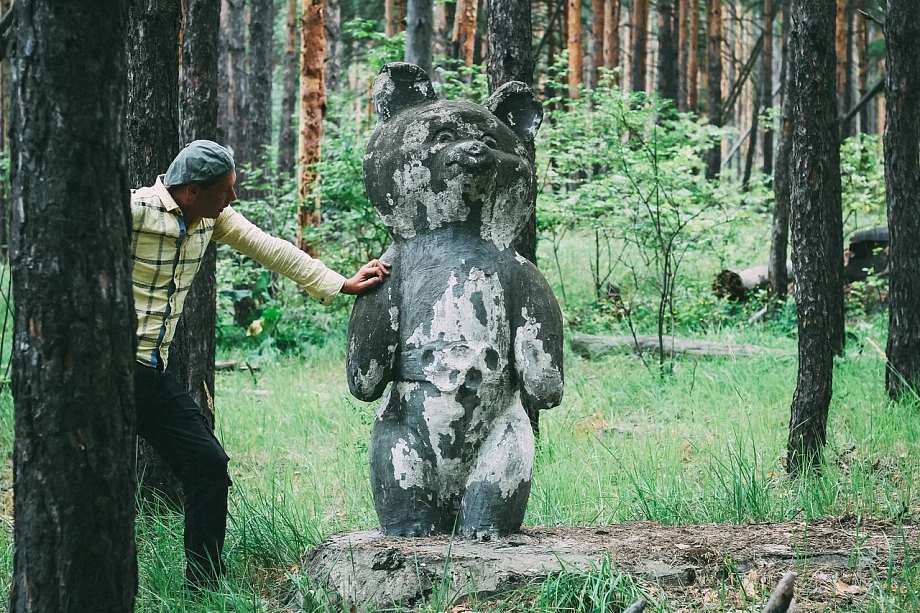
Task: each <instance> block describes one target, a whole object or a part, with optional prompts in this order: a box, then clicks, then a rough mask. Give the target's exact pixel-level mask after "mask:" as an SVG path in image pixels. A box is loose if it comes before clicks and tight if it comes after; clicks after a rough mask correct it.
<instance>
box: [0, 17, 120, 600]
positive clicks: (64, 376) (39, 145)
mask: <svg viewBox="0 0 920 613" xmlns="http://www.w3.org/2000/svg"><path fill="white" fill-rule="evenodd" d="M17 5H18V7H17V11H18V12H17V16H16V24H15V26H14V28H13V29H12V36H13V37H14V42H13V50H14V56H13V62H12V64H11V65H12V85H13V87H12V107H13V119H12V121H11V125H12V129H13V137H12V138H11V145H12V156H11V160H12V177H13V183H12V189H13V207H12V208H13V220H12V236H11V249H10V256H11V265H12V274H13V296H14V304H15V307H14V308H15V324H14V327H15V329H14V339H15V340H14V345H13V346H14V351H13V355H12V361H13V362H12V363H13V370H12V374H13V381H12V390H13V398H14V405H15V442H14V449H13V491H14V494H13V497H14V508H13V516H14V521H13V527H12V529H13V534H14V542H15V551H14V554H13V577H12V586H11V592H10V601H9V604H10V607H9V610H10V611H12V612H15V613H32V612H34V613H46V612H50V611H93V612H94V613H129V612H131V611H133V610H134V599H135V594H136V592H137V559H136V549H135V544H134V513H135V512H134V495H135V480H134V438H135V432H136V422H135V407H134V392H133V389H134V385H133V367H134V366H133V365H134V355H133V353H134V346H135V340H134V334H135V326H136V319H135V315H134V308H133V303H132V300H131V272H130V267H129V263H128V257H127V254H128V240H129V239H128V235H129V232H130V219H131V213H130V209H129V192H128V176H127V168H126V167H125V161H126V159H127V149H126V133H125V127H126V117H125V111H126V95H127V85H128V79H127V68H126V52H127V49H126V47H127V38H128V37H127V32H128V22H127V16H128V7H127V4H126V3H125V2H121V1H118V0H99V1H98V2H91V3H87V2H84V1H80V0H66V1H65V0H18V1H17Z"/></svg>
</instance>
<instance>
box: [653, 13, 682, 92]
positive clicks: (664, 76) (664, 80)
mask: <svg viewBox="0 0 920 613" xmlns="http://www.w3.org/2000/svg"><path fill="white" fill-rule="evenodd" d="M679 56H680V46H679V45H678V37H677V15H676V14H675V13H674V0H658V95H659V96H660V97H662V98H666V99H669V100H671V101H672V102H673V104H674V108H675V109H676V108H677V99H678V90H679V83H678V81H679V78H678V74H679V72H680V59H679Z"/></svg>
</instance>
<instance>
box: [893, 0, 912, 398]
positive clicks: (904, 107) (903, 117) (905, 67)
mask: <svg viewBox="0 0 920 613" xmlns="http://www.w3.org/2000/svg"><path fill="white" fill-rule="evenodd" d="M885 40H886V41H887V44H886V51H885V52H886V62H887V65H888V75H887V78H886V83H885V95H886V96H887V104H888V113H887V123H886V124H885V183H886V185H887V187H888V230H889V236H890V241H891V242H890V243H889V247H888V248H889V256H888V258H889V260H888V261H889V265H890V270H891V278H890V286H889V287H890V290H889V291H890V294H889V319H888V350H887V354H888V370H887V372H886V376H885V384H886V387H887V389H888V394H889V395H890V396H891V397H892V398H898V397H900V396H902V395H904V396H909V393H905V392H908V388H909V389H910V390H912V391H913V392H914V393H917V392H918V391H920V4H917V2H916V1H915V0H888V16H887V19H886V20H885Z"/></svg>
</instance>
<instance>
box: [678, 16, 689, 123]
mask: <svg viewBox="0 0 920 613" xmlns="http://www.w3.org/2000/svg"><path fill="white" fill-rule="evenodd" d="M689 6H690V2H689V0H677V47H678V60H677V63H678V76H677V108H678V110H679V111H680V112H682V113H685V112H687V85H688V83H687V76H688V75H687V70H688V68H689V64H688V62H689V60H690V57H689V56H690V31H689V28H690V20H689V18H690V13H689Z"/></svg>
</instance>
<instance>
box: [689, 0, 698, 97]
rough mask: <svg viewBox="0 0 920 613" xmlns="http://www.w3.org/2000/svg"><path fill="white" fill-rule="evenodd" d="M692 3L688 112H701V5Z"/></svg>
mask: <svg viewBox="0 0 920 613" xmlns="http://www.w3.org/2000/svg"><path fill="white" fill-rule="evenodd" d="M687 1H688V2H689V3H690V7H689V8H690V36H689V39H690V50H689V52H688V56H687V110H688V111H690V112H691V113H697V112H699V91H700V90H699V74H700V5H699V2H698V0H687Z"/></svg>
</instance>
